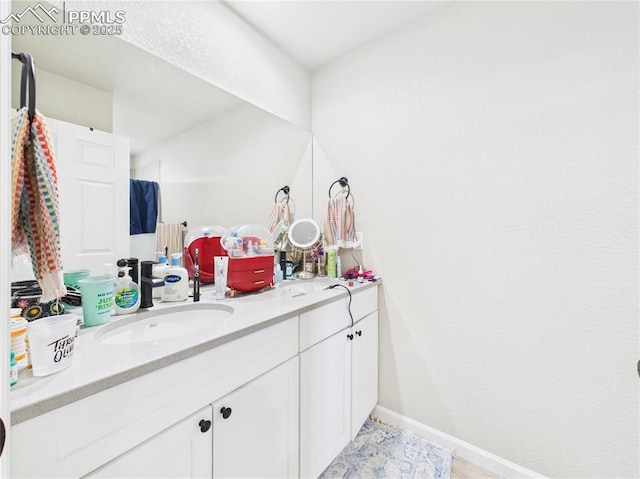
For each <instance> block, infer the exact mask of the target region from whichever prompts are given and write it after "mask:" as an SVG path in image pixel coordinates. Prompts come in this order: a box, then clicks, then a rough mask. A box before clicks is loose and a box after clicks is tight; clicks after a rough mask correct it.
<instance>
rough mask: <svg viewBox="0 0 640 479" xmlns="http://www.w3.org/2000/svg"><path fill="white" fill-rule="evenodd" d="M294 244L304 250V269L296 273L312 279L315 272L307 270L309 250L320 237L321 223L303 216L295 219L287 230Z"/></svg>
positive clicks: (300, 277)
mask: <svg viewBox="0 0 640 479" xmlns="http://www.w3.org/2000/svg"><path fill="white" fill-rule="evenodd" d="M287 235H288V236H289V241H290V242H291V244H292V245H293V246H295V247H296V248H298V249H300V250H302V271H299V272H297V273H296V274H295V277H296V278H298V279H311V278H314V277H315V273H312V272H311V271H307V270H306V264H307V251H308V250H310V249H311V248H312V247H313V245H314V244H316V243H317V242H318V239H320V225H319V224H318V223H317V222H316V221H315V220H314V219H313V218H301V219H299V220H296V221H294V222H293V223H292V224H291V226H290V227H289V231H288V232H287Z"/></svg>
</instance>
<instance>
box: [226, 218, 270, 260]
mask: <svg viewBox="0 0 640 479" xmlns="http://www.w3.org/2000/svg"><path fill="white" fill-rule="evenodd" d="M220 244H221V245H222V247H223V248H224V249H225V250H226V252H227V254H228V255H229V257H231V258H245V257H251V256H260V255H273V240H272V237H271V233H270V232H269V230H268V229H267V227H266V226H262V225H251V224H248V225H236V226H232V227H231V228H229V230H228V231H227V232H226V233H225V234H224V235H223V236H222V238H220Z"/></svg>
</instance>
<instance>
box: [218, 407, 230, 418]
mask: <svg viewBox="0 0 640 479" xmlns="http://www.w3.org/2000/svg"><path fill="white" fill-rule="evenodd" d="M220 414H222V419H229V416H231V408H230V407H223V408H222V409H220Z"/></svg>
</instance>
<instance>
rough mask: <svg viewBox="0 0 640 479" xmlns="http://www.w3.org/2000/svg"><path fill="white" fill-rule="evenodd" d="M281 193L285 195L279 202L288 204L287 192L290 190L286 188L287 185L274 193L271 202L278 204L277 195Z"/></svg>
mask: <svg viewBox="0 0 640 479" xmlns="http://www.w3.org/2000/svg"><path fill="white" fill-rule="evenodd" d="M281 191H282V192H283V193H284V194H285V197H284V198H282V200H280V201H284V200H287V201H286V202H287V203H289V191H290V189H289V186H288V185H285V186H283V187H282V188H280V189H279V190H278V191H276V197H275V198H274V200H273V201H274V202H275V203H278V194H279V193H280V192H281Z"/></svg>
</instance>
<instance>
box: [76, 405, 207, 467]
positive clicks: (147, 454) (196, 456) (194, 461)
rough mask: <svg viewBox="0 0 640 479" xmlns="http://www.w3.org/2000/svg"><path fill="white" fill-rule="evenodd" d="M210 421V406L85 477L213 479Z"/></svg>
mask: <svg viewBox="0 0 640 479" xmlns="http://www.w3.org/2000/svg"><path fill="white" fill-rule="evenodd" d="M211 419H212V417H211V406H207V407H205V408H203V409H202V410H200V411H198V412H197V413H195V414H193V415H191V416H189V417H188V418H186V419H183V420H182V421H180V422H179V423H178V424H176V425H174V426H172V427H170V428H169V429H167V430H165V431H162V432H161V433H160V434H158V435H156V436H154V437H152V438H151V439H148V440H147V441H145V442H143V443H142V444H140V445H139V446H137V447H135V448H133V449H132V450H131V451H129V452H126V453H125V454H123V455H122V456H120V457H118V458H116V459H114V460H113V461H111V462H109V463H108V464H106V465H105V466H103V467H101V468H100V469H98V470H97V471H94V472H93V473H90V474H89V475H87V476H85V477H86V478H91V479H113V478H125V477H136V478H148V479H157V478H159V477H164V478H174V479H187V478H203V479H205V478H206V479H210V478H211V466H212V461H211V450H212V434H211Z"/></svg>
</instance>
